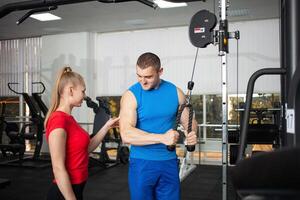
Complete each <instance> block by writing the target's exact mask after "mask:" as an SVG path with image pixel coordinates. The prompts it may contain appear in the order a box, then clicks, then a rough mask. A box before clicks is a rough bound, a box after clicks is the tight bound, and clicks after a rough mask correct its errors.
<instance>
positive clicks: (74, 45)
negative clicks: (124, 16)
mask: <svg viewBox="0 0 300 200" xmlns="http://www.w3.org/2000/svg"><path fill="white" fill-rule="evenodd" d="M229 30H230V31H235V30H240V33H241V39H240V41H239V64H240V66H239V93H245V91H246V85H247V82H248V80H249V77H250V76H251V74H252V73H253V72H255V71H257V70H258V69H260V68H263V67H279V65H280V58H279V26H278V20H277V19H271V20H260V21H245V22H235V23H230V25H229ZM42 43H43V44H42V73H41V74H42V78H41V80H42V81H44V82H45V84H46V87H47V91H46V95H44V100H45V101H46V102H47V103H49V100H50V91H51V88H52V85H53V83H54V80H55V75H56V72H57V70H58V69H59V68H60V67H62V66H64V65H65V64H69V65H71V66H72V67H73V69H74V70H75V71H77V72H79V73H80V74H82V75H83V77H84V78H85V80H86V86H87V95H89V96H91V97H92V98H94V97H95V96H104V95H121V94H122V93H123V92H124V91H125V90H126V89H127V88H128V87H129V86H130V85H131V84H133V83H134V82H135V81H136V74H135V63H136V60H137V58H138V56H139V55H140V54H141V53H143V52H146V51H151V52H154V53H156V54H158V55H159V56H160V57H161V61H162V65H163V67H164V69H165V70H164V74H163V77H162V78H163V79H166V80H170V81H172V82H174V83H175V84H177V85H178V86H179V87H181V88H182V89H183V90H184V91H186V84H187V82H188V81H189V79H190V76H191V72H192V65H193V62H194V57H195V53H196V48H195V47H194V46H192V45H191V43H190V41H189V38H188V27H174V28H163V29H151V30H140V31H127V32H116V33H105V34H96V33H73V34H61V35H52V36H43V37H42ZM229 51H230V52H229V56H228V76H229V80H228V85H229V93H236V41H235V40H230V48H229ZM279 80H280V79H279V77H277V78H274V77H273V78H272V77H270V76H269V77H262V78H260V79H259V80H258V83H257V85H256V88H255V91H256V92H279V88H280V87H279V85H280V84H279V83H280V81H279ZM194 82H195V86H194V91H193V93H194V94H215V93H217V94H220V93H221V58H220V57H219V56H218V48H217V46H212V45H210V46H208V47H207V48H205V49H199V55H198V60H197V65H196V71H195V76H194ZM79 113H80V114H79ZM74 115H75V117H76V119H77V120H78V121H80V122H92V119H93V113H92V112H91V109H88V108H86V106H85V103H84V104H83V107H82V108H80V109H75V111H74Z"/></svg>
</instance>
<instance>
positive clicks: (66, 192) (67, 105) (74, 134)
mask: <svg viewBox="0 0 300 200" xmlns="http://www.w3.org/2000/svg"><path fill="white" fill-rule="evenodd" d="M84 97H85V83H84V80H83V78H82V76H81V75H80V74H78V73H76V72H73V71H72V69H71V68H70V67H64V68H63V69H62V70H61V71H60V72H59V74H58V77H57V80H56V83H55V86H54V88H53V91H52V99H51V106H50V109H49V111H48V114H47V116H46V119H45V127H46V138H47V141H48V143H49V149H50V155H51V162H52V169H53V174H54V180H53V183H52V185H51V188H50V190H49V192H48V195H47V199H48V200H50V199H51V200H57V199H66V200H81V199H83V189H84V186H85V183H86V181H87V178H88V156H89V152H91V151H93V150H94V149H95V148H96V147H97V146H98V145H99V144H100V143H101V141H102V139H103V138H104V136H105V134H106V133H107V131H108V130H109V129H110V128H113V127H116V126H117V125H118V122H119V118H114V119H110V120H108V121H107V122H106V124H105V125H104V126H103V127H102V128H101V129H100V130H99V132H98V133H97V134H96V135H95V136H94V137H93V138H91V139H90V137H89V134H88V133H87V132H86V131H85V130H83V129H82V128H81V127H80V125H79V124H78V123H77V122H76V121H75V119H74V118H73V117H72V115H71V112H72V109H73V108H74V107H80V106H81V104H82V101H83V99H84Z"/></svg>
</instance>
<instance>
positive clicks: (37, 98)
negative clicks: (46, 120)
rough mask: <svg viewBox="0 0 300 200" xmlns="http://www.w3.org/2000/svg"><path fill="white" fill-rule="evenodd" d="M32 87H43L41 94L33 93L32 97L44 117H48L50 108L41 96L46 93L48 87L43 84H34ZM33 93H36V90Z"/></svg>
mask: <svg viewBox="0 0 300 200" xmlns="http://www.w3.org/2000/svg"><path fill="white" fill-rule="evenodd" d="M32 85H40V86H42V90H41V91H40V92H33V93H32V97H33V99H34V100H35V101H36V103H37V104H38V106H39V108H40V110H41V111H42V112H43V114H44V117H46V115H47V112H48V107H47V106H46V104H45V103H44V102H43V100H42V96H41V95H42V94H43V93H44V92H45V90H46V87H45V85H44V83H43V82H32ZM32 91H34V90H32Z"/></svg>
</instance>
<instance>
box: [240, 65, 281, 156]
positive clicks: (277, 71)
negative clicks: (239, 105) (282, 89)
mask: <svg viewBox="0 0 300 200" xmlns="http://www.w3.org/2000/svg"><path fill="white" fill-rule="evenodd" d="M285 73H286V69H284V68H265V69H260V70H258V71H256V72H254V74H252V76H251V77H250V79H249V82H248V85H247V93H246V102H245V112H244V114H243V121H242V124H241V126H242V130H241V135H240V148H239V152H238V159H237V161H240V160H242V159H243V157H244V153H245V147H246V144H247V131H248V125H249V116H250V109H251V104H252V94H253V90H254V84H255V81H256V80H257V78H258V77H260V76H262V75H279V74H285Z"/></svg>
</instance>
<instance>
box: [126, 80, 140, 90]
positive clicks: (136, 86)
mask: <svg viewBox="0 0 300 200" xmlns="http://www.w3.org/2000/svg"><path fill="white" fill-rule="evenodd" d="M139 88H141V85H140V83H139V82H136V83H134V84H133V85H131V86H130V87H129V88H128V90H136V89H139Z"/></svg>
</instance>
